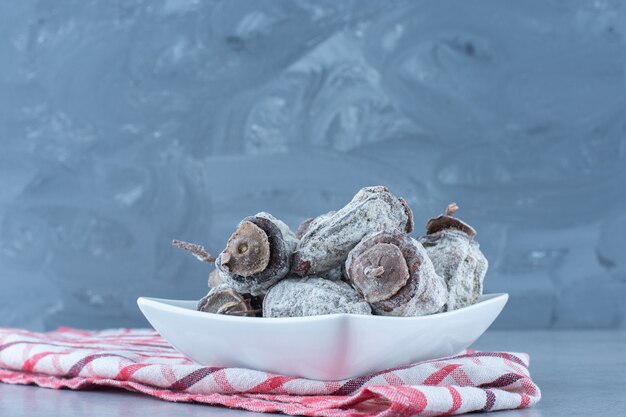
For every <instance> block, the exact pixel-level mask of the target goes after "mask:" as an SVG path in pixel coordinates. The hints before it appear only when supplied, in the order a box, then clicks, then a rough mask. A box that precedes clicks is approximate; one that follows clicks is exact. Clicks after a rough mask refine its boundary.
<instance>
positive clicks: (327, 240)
mask: <svg viewBox="0 0 626 417" xmlns="http://www.w3.org/2000/svg"><path fill="white" fill-rule="evenodd" d="M381 230H401V231H405V232H407V233H409V232H411V231H412V230H413V215H412V213H411V209H410V208H409V207H408V205H407V204H406V202H405V201H404V200H403V199H401V198H398V197H396V196H395V195H393V194H391V193H390V192H389V190H387V188H385V187H383V186H376V187H366V188H363V189H361V190H360V191H359V192H358V193H357V194H356V195H355V196H354V197H353V198H352V201H350V203H348V204H347V205H346V206H345V207H343V208H342V209H340V210H339V211H337V212H334V213H328V214H326V215H323V216H320V218H319V220H318V218H316V219H315V220H313V221H312V222H311V223H310V224H309V226H308V228H307V229H306V233H305V234H304V235H303V236H302V238H301V239H300V242H299V243H298V248H297V251H296V252H295V254H294V259H293V267H292V272H293V273H295V274H297V275H300V276H306V275H319V274H321V273H324V272H326V271H329V270H331V269H333V268H336V267H338V266H341V265H342V264H343V263H344V262H345V260H346V257H347V256H348V252H350V250H352V248H354V246H355V245H356V244H357V243H359V241H360V240H361V239H362V238H363V237H364V236H365V235H367V234H368V233H371V232H376V231H381Z"/></svg>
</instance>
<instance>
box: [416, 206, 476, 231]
mask: <svg viewBox="0 0 626 417" xmlns="http://www.w3.org/2000/svg"><path fill="white" fill-rule="evenodd" d="M458 209H459V206H457V204H456V203H450V204H448V207H446V211H445V212H444V214H442V215H440V216H437V217H433V218H431V219H430V220H428V223H426V234H429V235H432V234H433V233H437V232H439V231H440V230H447V229H456V230H460V231H462V232H464V233H466V234H467V235H468V236H469V237H474V236H476V230H474V228H473V227H472V226H470V225H469V224H467V223H465V222H464V221H462V220H459V219H457V218H456V217H454V213H456V211H457V210H458Z"/></svg>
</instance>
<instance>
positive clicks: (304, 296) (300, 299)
mask: <svg viewBox="0 0 626 417" xmlns="http://www.w3.org/2000/svg"><path fill="white" fill-rule="evenodd" d="M334 313H349V314H372V311H371V308H370V306H369V304H367V303H366V302H365V300H364V299H363V298H362V297H361V295H360V294H359V293H358V292H356V291H355V290H354V288H352V287H351V286H350V285H349V284H347V283H345V282H342V281H330V280H327V279H324V278H321V277H306V278H288V279H284V280H282V281H280V282H279V283H278V284H276V285H274V286H273V287H272V288H271V289H270V290H269V291H268V292H267V294H266V295H265V298H264V299H263V317H304V316H319V315H324V314H334Z"/></svg>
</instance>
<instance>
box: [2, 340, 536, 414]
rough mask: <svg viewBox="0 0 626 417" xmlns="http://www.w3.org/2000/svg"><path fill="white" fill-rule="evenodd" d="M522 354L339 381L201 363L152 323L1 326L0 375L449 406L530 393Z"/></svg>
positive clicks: (173, 395)
mask: <svg viewBox="0 0 626 417" xmlns="http://www.w3.org/2000/svg"><path fill="white" fill-rule="evenodd" d="M528 360H529V359H528V355H526V354H525V353H512V352H478V351H473V350H466V351H464V352H462V353H461V354H459V355H456V356H452V357H448V358H444V359H437V360H431V361H424V362H420V363H415V364H412V365H408V366H403V367H400V368H395V369H389V370H386V371H382V372H376V373H374V374H370V375H364V376H362V377H358V378H353V379H349V380H344V381H338V382H327V381H313V380H307V379H302V378H294V377H288V376H281V375H275V374H270V373H267V372H261V371H255V370H251V369H241V368H216V367H205V366H200V365H198V364H196V363H194V362H193V361H191V360H190V359H188V358H186V357H185V356H184V355H182V354H181V353H179V352H178V351H176V350H175V349H174V348H173V347H172V346H171V345H169V344H168V343H167V342H166V341H165V340H164V339H163V338H161V337H160V336H159V334H158V333H156V332H155V331H153V330H147V329H115V330H104V331H95V332H92V331H84V330H75V329H68V328H60V329H58V330H56V331H53V332H48V333H35V332H30V331H26V330H19V329H8V328H0V381H1V382H5V383H9V384H35V385H38V386H40V387H46V388H55V389H59V388H69V389H75V390H80V389H86V388H94V387H98V386H108V387H119V388H123V389H126V390H129V391H134V392H140V393H144V394H148V395H151V396H154V397H157V398H160V399H162V400H166V401H178V402H197V403H204V404H211V405H222V406H226V407H231V408H237V409H243V410H250V411H256V412H268V413H269V412H281V413H285V414H290V415H303V416H333V417H340V416H341V417H343V416H350V417H357V416H358V417H365V416H413V415H428V416H435V415H450V414H462V413H467V412H470V411H481V410H482V411H489V410H503V409H512V408H524V407H528V406H530V405H533V404H535V403H537V402H538V401H539V399H540V398H541V394H540V391H539V388H538V387H537V385H535V383H534V382H533V381H532V380H531V378H530V374H529V372H528Z"/></svg>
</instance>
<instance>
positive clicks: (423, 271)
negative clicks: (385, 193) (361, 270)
mask: <svg viewBox="0 0 626 417" xmlns="http://www.w3.org/2000/svg"><path fill="white" fill-rule="evenodd" d="M379 243H388V244H393V245H395V246H397V247H398V248H399V249H400V251H401V252H402V255H403V256H404V259H405V260H406V262H407V266H408V269H409V273H410V277H409V280H408V281H407V283H406V284H405V285H404V286H403V287H402V288H400V289H399V290H398V291H397V292H396V293H395V294H394V295H392V296H390V297H389V298H387V299H386V300H382V301H378V302H375V303H371V306H372V309H373V310H374V312H375V313H376V314H381V315H388V316H423V315H426V314H432V313H437V312H439V311H441V309H442V308H443V306H444V304H445V302H446V300H447V297H448V294H447V293H448V291H447V289H446V284H445V282H444V281H443V278H442V277H440V276H439V275H438V274H437V273H436V272H435V268H434V266H433V263H432V262H431V260H430V259H429V257H428V255H427V253H426V250H425V249H424V247H423V246H422V245H421V243H420V242H418V241H417V240H415V239H413V238H412V237H410V236H408V235H406V234H404V233H402V232H398V231H382V232H376V233H372V234H370V235H368V236H366V237H365V238H364V239H363V240H362V241H361V242H360V243H359V244H358V245H357V246H355V247H354V249H353V250H352V251H350V254H349V255H348V259H347V260H346V273H347V275H348V279H350V281H351V282H354V281H353V277H352V275H353V274H354V273H355V269H354V268H353V263H354V259H355V258H356V257H358V256H359V255H360V254H362V253H364V252H365V251H367V250H368V249H369V248H372V247H373V246H375V245H377V244H379Z"/></svg>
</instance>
